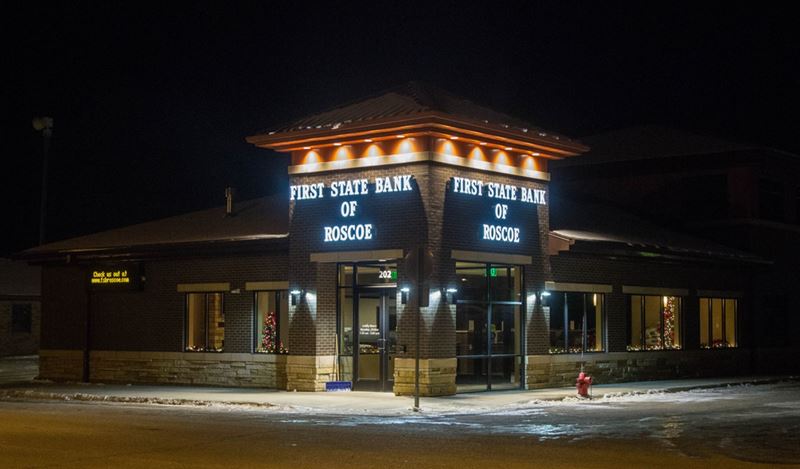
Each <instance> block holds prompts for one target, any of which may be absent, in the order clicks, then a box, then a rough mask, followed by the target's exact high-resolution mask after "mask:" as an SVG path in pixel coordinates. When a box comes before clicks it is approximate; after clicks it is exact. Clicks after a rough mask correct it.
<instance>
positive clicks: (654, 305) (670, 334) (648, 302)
mask: <svg viewBox="0 0 800 469" xmlns="http://www.w3.org/2000/svg"><path fill="white" fill-rule="evenodd" d="M630 300H631V301H630V306H631V313H630V316H629V317H628V350H629V351H634V350H679V349H680V348H681V298H680V297H677V296H644V295H631V297H630Z"/></svg>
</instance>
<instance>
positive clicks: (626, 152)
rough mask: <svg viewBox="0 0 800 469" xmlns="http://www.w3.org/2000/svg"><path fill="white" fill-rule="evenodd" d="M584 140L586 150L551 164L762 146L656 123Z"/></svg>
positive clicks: (731, 150)
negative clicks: (588, 149)
mask: <svg viewBox="0 0 800 469" xmlns="http://www.w3.org/2000/svg"><path fill="white" fill-rule="evenodd" d="M583 141H584V142H585V143H586V144H588V145H589V146H590V147H591V150H590V151H589V152H588V153H584V154H583V155H581V156H579V157H576V158H568V159H567V160H562V161H559V162H557V163H555V164H554V165H553V167H554V168H559V167H566V166H582V165H592V164H603V163H618V162H623V161H637V160H650V159H657V158H667V157H675V156H687V155H709V154H718V153H731V152H739V151H747V150H757V149H761V150H763V149H765V148H764V147H759V146H758V145H751V144H745V143H738V142H731V141H727V140H722V139H719V138H715V137H708V136H703V135H697V134H694V133H691V132H686V131H683V130H678V129H673V128H669V127H663V126H658V125H644V126H636V127H629V128H624V129H619V130H614V131H611V132H607V133H603V134H598V135H593V136H591V137H585V138H584V139H583Z"/></svg>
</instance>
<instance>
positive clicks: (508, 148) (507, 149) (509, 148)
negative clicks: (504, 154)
mask: <svg viewBox="0 0 800 469" xmlns="http://www.w3.org/2000/svg"><path fill="white" fill-rule="evenodd" d="M505 150H506V151H510V150H513V148H511V147H506V148H505Z"/></svg>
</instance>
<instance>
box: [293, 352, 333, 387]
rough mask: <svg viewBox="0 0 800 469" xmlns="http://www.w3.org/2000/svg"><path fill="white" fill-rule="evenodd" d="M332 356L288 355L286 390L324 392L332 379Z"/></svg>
mask: <svg viewBox="0 0 800 469" xmlns="http://www.w3.org/2000/svg"><path fill="white" fill-rule="evenodd" d="M334 363H335V360H334V356H333V355H319V356H314V355H288V356H287V360H286V389H287V390H289V391H324V390H325V383H327V382H328V381H333V379H334Z"/></svg>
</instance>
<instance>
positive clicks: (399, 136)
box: [397, 134, 406, 138]
mask: <svg viewBox="0 0 800 469" xmlns="http://www.w3.org/2000/svg"><path fill="white" fill-rule="evenodd" d="M397 138H406V136H405V135H403V134H400V135H398V136H397Z"/></svg>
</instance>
